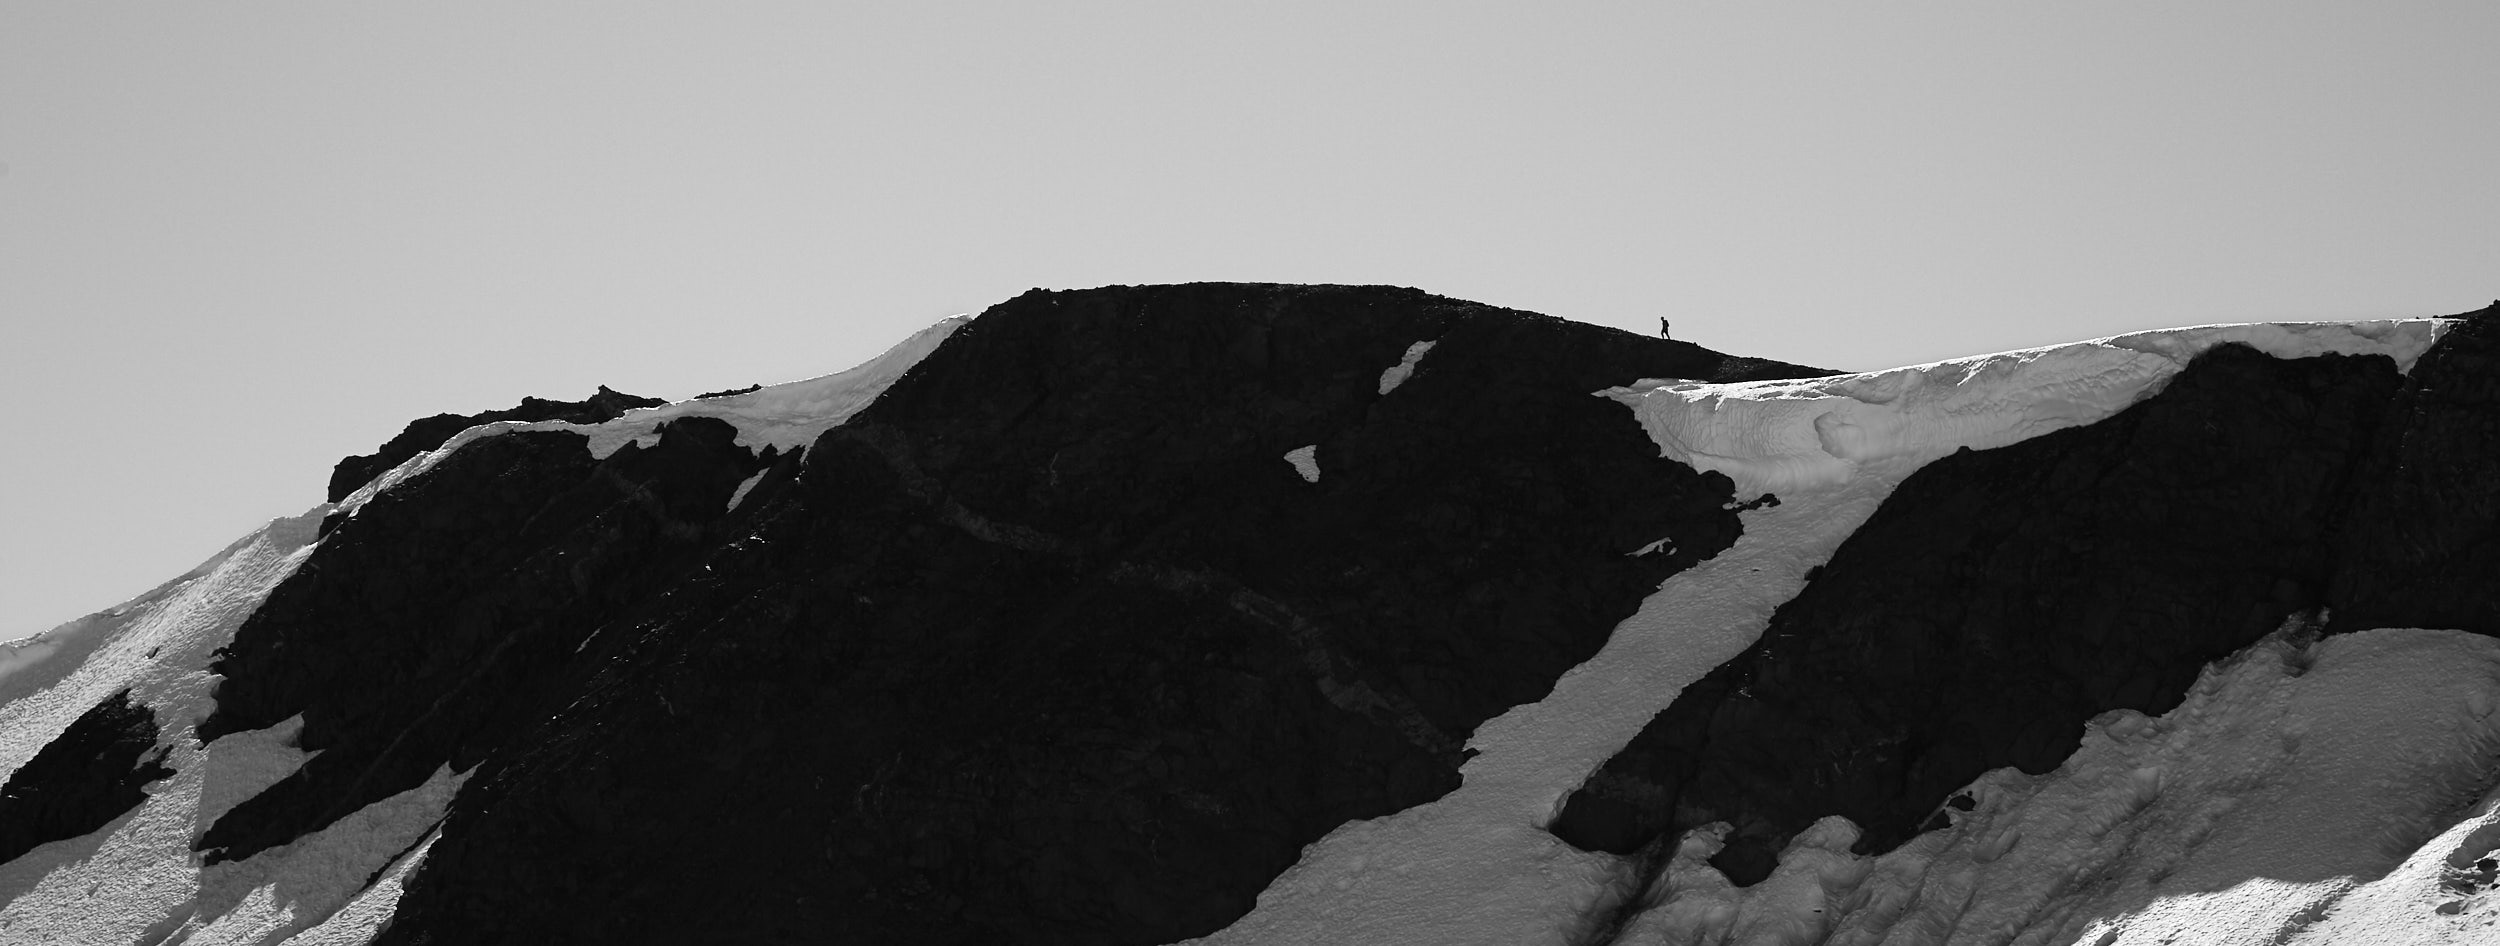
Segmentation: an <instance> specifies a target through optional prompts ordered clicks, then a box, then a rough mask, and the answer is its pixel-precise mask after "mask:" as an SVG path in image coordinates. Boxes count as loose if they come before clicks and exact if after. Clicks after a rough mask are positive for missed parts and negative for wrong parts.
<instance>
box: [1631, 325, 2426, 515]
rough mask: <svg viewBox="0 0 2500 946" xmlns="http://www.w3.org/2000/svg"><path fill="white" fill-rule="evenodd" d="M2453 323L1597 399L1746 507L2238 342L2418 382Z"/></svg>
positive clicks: (2043, 422)
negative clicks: (2340, 357)
mask: <svg viewBox="0 0 2500 946" xmlns="http://www.w3.org/2000/svg"><path fill="white" fill-rule="evenodd" d="M2448 324H2450V323H2449V321H2448V320H2443V319H2402V320H2387V321H2378V322H2291V323H2253V324H2244V325H2207V326H2199V327H2195V328H2182V329H2168V330H2164V331H2158V332H2140V333H2136V334H2133V335H2119V336H2114V337H2111V338H2103V339H2096V340H2093V341H2088V342H2079V343H2076V344H2071V345H2058V346H2054V347H2049V348H2033V349H2026V350H2023V351H2013V352H2004V353H2000V354H1993V355H1980V356H1976V357H1971V358H1957V359H1953V360H1950V361H1940V362H1936V363H1933V364H1926V365H1916V366H1912V367H1908V368H1895V369H1892V370H1889V371H1877V372H1868V373H1864V374H1849V375H1837V376H1833V377H1828V378H1809V379H1803V380H1787V381H1756V382H1749V383H1743V384H1702V383H1694V382H1684V381H1676V380H1672V379H1647V380H1643V381H1641V382H1639V383H1637V384H1633V385H1630V386H1627V387H1620V388H1612V389H1608V390H1606V391H1602V392H1599V393H1600V395H1601V396H1604V397H1609V398H1613V399H1615V400H1617V401H1620V402H1622V403H1624V404H1626V405H1629V406H1630V407H1631V408H1632V409H1633V412H1634V413H1635V414H1637V415H1638V416H1639V418H1640V422H1641V426H1642V428H1643V429H1645V430H1647V431H1648V432H1649V435H1650V437H1651V439H1653V440H1656V441H1657V442H1658V445H1659V447H1660V449H1661V450H1662V451H1663V452H1664V454H1665V455H1666V456H1667V457H1669V458H1672V459H1674V460H1676V461H1678V462H1681V463H1686V464H1689V465H1691V466H1692V467H1694V468H1695V469H1701V470H1717V471H1719V472H1721V473H1725V474H1727V475H1728V476H1729V477H1730V478H1732V479H1734V480H1735V481H1736V491H1737V492H1738V493H1739V494H1744V495H1752V494H1755V493H1762V492H1773V493H1780V494H1782V495H1785V494H1787V493H1789V492H1791V491H1794V490H1798V489H1803V488H1808V487H1818V486H1828V485H1831V484H1835V483H1841V482H1845V481H1847V480H1848V479H1849V478H1850V477H1851V476H1853V475H1855V474H1856V472H1857V471H1858V469H1859V468H1860V467H1861V466H1863V465H1865V464H1867V463H1870V462H1874V461H1877V460H1886V459H1895V458H1898V459H1903V460H1907V461H1909V462H1911V463H1913V464H1924V463H1926V462H1928V461H1930V460H1933V459H1935V458H1937V457H1941V456H1944V455H1945V454H1948V453H1951V452H1953V451H1954V450H1956V449H1959V448H1962V447H1970V448H1972V449H1987V448H1990V447H2001V446H2005V445H2007V444H2011V443H2017V442H2020V441H2023V440H2027V439H2030V438H2032V437H2037V436H2039V435H2041V434H2045V433H2048V432H2050V431H2053V430H2060V429H2064V428H2067V427H2075V426H2079V425H2082V424H2089V423H2092V422H2094V421H2097V420H2101V419H2103V418H2106V417H2108V416H2110V415H2112V414H2115V413H2117V412H2119V411H2121V410H2124V409H2126V408H2127V407H2128V406H2129V405H2131V404H2134V403H2135V402H2137V401H2139V400H2142V399H2143V398H2145V397H2148V396H2151V395H2152V394H2153V393H2155V392H2157V391H2159V390H2160V389H2161V386H2162V385H2163V384H2164V383H2166V382H2167V381H2168V380H2169V379H2170V377H2171V376H2172V375H2175V374H2177V373H2178V371H2179V369H2181V368H2183V367H2186V365H2187V363H2188V362H2189V361H2190V360H2192V359H2194V358H2195V357H2196V355H2198V354H2199V353H2201V352H2203V351H2205V350H2206V349H2209V348H2212V347H2214V346H2216V345H2220V344H2224V343H2226V342H2239V343H2242V344H2245V345H2248V346H2250V347H2252V348H2255V349H2257V350H2259V351H2262V352H2265V353H2267V354H2270V355H2274V356H2276V357H2279V358H2299V357H2307V356H2311V355H2320V354H2327V353H2343V354H2377V355H2386V356H2388V357H2390V358H2393V359H2395V361H2396V363H2397V366H2398V367H2399V368H2401V369H2403V370H2406V371H2410V370H2412V367H2413V362H2414V360H2415V359H2418V358H2420V357H2421V355H2422V352H2424V351H2426V350H2428V349H2429V348H2430V345H2431V343H2432V342H2433V341H2435V340H2436V339H2437V337H2438V335H2439V334H2440V333H2441V332H2443V331H2445V329H2446V326H2447V325H2448Z"/></svg>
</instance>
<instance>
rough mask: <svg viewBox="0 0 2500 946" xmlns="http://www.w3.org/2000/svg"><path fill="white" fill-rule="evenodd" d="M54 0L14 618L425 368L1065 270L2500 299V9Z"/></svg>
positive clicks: (1368, 279) (851, 350) (1585, 316)
mask: <svg viewBox="0 0 2500 946" xmlns="http://www.w3.org/2000/svg"><path fill="white" fill-rule="evenodd" d="M726 6H730V5H722V4H695V3H680V4H669V5H653V4H644V3H629V2H616V0H602V2H598V3H582V4H561V3H521V4H514V3H502V2H498V3H457V2H439V0H429V2H426V3H421V4H389V5H384V4H375V3H317V4H316V3H282V4H281V3H218V4H170V3H168V4H126V3H33V2H19V0H0V162H4V163H5V174H0V396H4V397H5V399H6V403H7V404H9V405H10V406H11V408H12V415H13V416H12V418H11V420H12V423H11V424H10V425H9V430H8V436H7V438H6V441H5V442H6V443H7V444H8V446H7V447H6V453H5V457H6V462H5V464H4V465H0V471H4V472H0V477H5V479H4V480H0V638H11V637H18V636H22V635H25V634H29V633H33V632H35V631H39V630H42V629H44V628H47V627H50V626H52V625H53V624H56V623H58V622H61V621H64V620H67V619H69V618H72V617H74V616H77V615H79V614H83V613H86V612H89V611H93V610H97V609H100V608H103V607H106V606H109V605H112V604H114V603H116V602H118V601H120V600H122V599H124V598H127V597H129V596H131V595H133V594H136V593H138V592H141V591H144V590H145V589H147V588H149V587H151V586H153V585H155V584H157V583H158V582H160V581H162V580H164V579H166V578H169V577H172V576H173V575H175V574H177V573H179V572H181V571H182V570H184V569H186V568H188V567H190V566H191V565H193V564H195V563H197V562H198V561H199V560H200V559H202V558H203V557H205V556H207V555H209V554H211V553H213V552H215V551H216V550H217V549H219V548H220V547H222V546H224V545H225V544H226V543H227V542H229V541H231V540H232V539H234V538H236V537H238V536H240V535H242V534H243V533H245V532H247V531H249V530H250V529H252V528H254V527H255V526H257V525H258V524H259V523H260V522H262V521H265V520H267V519H269V518H271V517H275V516H280V515H289V514H293V513H296V512H300V511H302V510H304V509H306V508H307V507H310V506H312V505H313V504H315V503H318V502H319V501H320V500H321V498H322V487H323V484H324V482H325V481H326V479H327V477H328V474H329V470H330V466H331V464H332V463H333V462H335V461H336V460H337V459H338V458H339V457H340V456H342V455H345V454H351V453H363V452H367V451H370V450H371V449H372V448H373V447H374V446H375V445H376V444H378V443H380V442H381V441H383V440H385V439H387V438H388V437H390V436H391V435H392V434H393V433H395V432H397V431H398V429H399V427H400V426H401V425H402V424H403V423H405V422H406V421H408V420H409V419H411V418H414V417H417V416H421V415H425V414H430V413H434V412H437V411H446V410H449V411H461V412H472V411H477V410H483V409H487V408H496V407H505V406H509V405H511V404H512V403H513V402H515V401H517V400H519V399H520V398H521V397H522V396H523V395H528V394H536V395H544V396H552V397H564V398H578V397H581V396H583V395H586V394H588V393H589V392H590V391H591V390H592V388H593V387H594V386H595V385H598V384H602V383H604V384H608V385H611V386H614V387H616V388H618V389H621V390H625V391H629V392H633V393H637V394H646V395H654V396H662V397H669V398H681V397H686V396H689V395H692V394H696V393H699V392H702V391H707V390H713V389H718V388H724V387H731V386H736V385H742V384H746V383H749V382H756V381H764V382H770V381H782V380H790V379H795V378H802V377H809V376H814V375H820V374H825V373H829V372H832V371H836V370H839V369H841V368H844V367H847V366H849V365H851V364H853V363H855V362H858V361H860V360H862V359H864V358H866V357H868V356H870V355H872V354H874V353H875V352H877V351H878V350H881V349H883V348H884V347H886V346H887V345H889V344H891V343H893V342H895V341H897V340H899V339H901V338H902V337H903V336H904V335H906V334H908V333H910V332H911V331H913V330H915V329H917V328H920V327H921V326H923V325H926V324H928V323H929V322H932V321H934V320H936V319H938V318H941V317H943V316H945V315H948V314H950V313H955V312H962V311H977V310H979V309H981V308H983V307H984V306H987V305H989V304H991V303H995V302H997V301H1000V300H1003V299H1005V298H1007V297H1009V296H1012V295H1014V294H1016V293H1018V292H1021V291H1023V290H1024V289H1026V288H1029V287H1033V286H1046V287H1053V288H1078V287H1085V286H1094V285H1101V284H1106V283H1149V282H1174V281H1186V280H1200V279H1227V280H1258V281H1283V282H1344V283H1391V284H1398V285H1410V286H1419V287H1422V288H1425V289H1428V290H1431V291H1434V292H1438V293H1442V294H1444V295H1451V296H1459V297H1463V298H1469V299H1475V300H1479V301H1484V302H1491V303H1497V304H1502V305H1508V306H1515V307H1519V308H1524V309H1532V310H1536V311H1541V312H1545V313H1549V314H1552V315H1558V316H1563V317H1566V318H1572V319H1578V320H1582V321H1587V322H1595V323H1600V324H1607V325H1615V326H1620V327H1623V328H1627V329H1631V330H1634V331H1644V332H1646V331H1653V330H1654V329H1655V326H1656V319H1657V318H1658V317H1660V316H1666V317H1670V318H1672V319H1674V321H1675V325H1676V330H1677V331H1676V334H1677V335H1678V336H1679V337H1683V338H1688V339H1691V340H1694V341H1697V342H1700V343H1702V344H1705V345H1709V346H1712V347H1715V348H1719V349H1722V350H1726V351H1732V352H1739V353H1745V354H1755V355H1765V356H1771V357H1777V358H1784V359H1788V360H1792V361H1801V362H1807V363H1812V364H1819V365H1827V366H1831V367H1838V368H1858V369H1864V368H1880V367H1888V366H1892V365H1896V364H1906V363H1915V362H1922V361H1931V360H1935V359H1938V358H1944V357H1950V356H1955V355H1962V354H1970V353H1976V352H1983V351H1993V350H2002V349H2007V348H2017V347H2025V346H2031V345H2039V344H2046V343H2052V342H2059V341H2067V340H2074V339H2080V338H2088V337H2093V336H2099V335H2107V334H2112V333H2116V332H2121V331H2128V330H2133V329H2143V328H2154V327H2162V326H2170V325H2181V324H2193V323H2202V322H2215V321H2250V320H2264V319H2338V318H2362V317H2384V316H2414V315H2428V314H2439V313H2448V312H2455V311H2461V310H2465V309H2471V308H2476V307H2479V306H2481V305H2482V304H2484V303H2485V302H2487V301H2489V300H2490V299H2491V298H2492V297H2494V296H2495V295H2500V105H2496V104H2495V101H2496V98H2495V96H2496V95H2500V93H2496V92H2495V90H2500V55H2495V54H2494V52H2493V43H2494V40H2495V38H2500V4H2492V3H2487V2H2459V3H2376V4H2359V3H2355V4H2319V3H2293V2H2266V3H2236V4H2234V3H2196V4H2176V3H2143V4H2133V3H2091V4H2060V5H2054V9H2053V8H2052V6H2053V5H2049V4H2003V3H1984V4H1983V3H1972V4H1899V3H1895V4H1862V3H1850V4H1829V5H1801V4H1785V3H1741V4H1666V3H1637V4H1619V5H1595V4H1582V5H1568V6H1566V5H1562V4H1555V3H1541V4H1524V3H1522V4H1501V5H1491V4H1465V3H1450V2H1437V3H1425V4H1412V5H1385V4H1360V3H1346V2H1331V3H1317V4H1294V3H1240V2H1226V3H1175V2H1162V3H1136V4H1102V3H1077V2H1052V3H1018V4H949V3H937V2H927V0H914V2H908V3H903V2H897V3H884V4H873V5H871V4H844V3H833V2H808V3H792V4H739V5H735V6H736V9H734V10H733V9H723V8H724V7H726Z"/></svg>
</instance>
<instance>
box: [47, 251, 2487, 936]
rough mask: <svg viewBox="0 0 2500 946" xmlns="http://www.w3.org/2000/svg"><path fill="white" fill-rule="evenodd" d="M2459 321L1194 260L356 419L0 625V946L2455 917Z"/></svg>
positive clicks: (2210, 931) (2481, 835)
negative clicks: (815, 374) (1531, 279)
mask: <svg viewBox="0 0 2500 946" xmlns="http://www.w3.org/2000/svg"><path fill="white" fill-rule="evenodd" d="M2495 362H2500V307H2496V308H2495V309H2493V310H2486V311H2485V312H2483V313H2477V314H2475V315H2472V316H2464V317H2457V318H2451V319H2415V320H2398V321H2379V322H2353V323H2314V324H2274V325H2270V324H2254V325H2226V326H2206V327H2201V328H2191V329H2178V330H2171V331H2164V332H2152V333H2143V334H2138V335H2130V336H2121V337H2117V338H2109V339H2100V340H2096V341H2090V342H2081V343H2076V344H2072V345H2061V346H2053V347H2049V348H2043V349H2036V350H2031V351H2022V352H2009V353H2004V354H1997V355H1988V356H1982V357H1976V358H1966V359H1957V360H1953V361H1947V362H1940V363H1937V364H1931V365H1923V366H1916V367H1911V368H1902V369H1895V370H1892V371H1884V372H1874V373H1867V374H1854V375H1835V374H1832V373H1830V372H1825V371H1819V370H1815V369H1810V368H1803V367H1799V366H1794V365H1786V364H1780V363H1777V362H1767V361H1760V360H1756V359H1747V358H1738V357H1732V356H1727V355H1722V354H1719V353H1716V352H1711V351H1708V350H1706V349H1702V348H1699V347H1697V346H1693V345H1690V344H1687V343H1684V342H1680V341H1670V340H1665V339H1654V338H1642V337H1636V336H1632V335H1628V334H1625V333H1621V332H1615V331H1612V330H1607V329H1599V328H1594V327H1590V326H1585V325H1576V324H1572V323H1568V322H1563V321H1560V320H1555V319H1549V318H1545V317H1542V316H1537V315H1533V314H1530V313H1523V312H1516V311H1512V310H1504V309H1497V308H1493V307H1488V306H1481V305H1476V304H1472V303H1465V302H1460V301H1456V300H1450V299H1445V298H1440V297H1435V296H1430V295H1427V294H1424V293H1420V292H1416V291H1413V290H1400V289H1388V288H1380V287H1297V286H1259V285H1233V284H1198V285H1187V286H1152V287H1112V288H1106V289H1098V290H1087V291H1081V292H1043V291H1035V292H1032V293H1028V294H1026V295H1024V296H1021V297H1018V298H1017V299H1014V300H1011V301H1009V302H1006V303H1002V304H1001V305H999V306H996V307H993V308H992V309H990V310H989V311H987V312H985V313H983V314H982V315H981V316H980V317H978V318H969V317H958V318H955V319H949V320H946V321H944V322H941V323H939V324H938V325H935V326H932V327H931V328H930V329H928V330H926V331H924V332H922V333H920V334H918V335H915V336H914V337H912V338H911V339H908V340H906V341H905V342H904V343H902V344H901V345H898V346H896V348H895V349H893V350H892V351H889V352H887V353H886V354H885V355H882V356H880V357H879V358H877V359H875V360H872V361H871V362H869V363H867V364H864V365H862V366H860V367H858V368H855V369H853V370H851V371H847V372H843V373H841V374H837V375H831V376H827V377H824V378H818V379H813V380H809V381H800V382H793V383H790V384H783V385H775V386H767V387H760V388H750V389H746V390H740V391H730V392H722V393H721V394H720V395H715V396H705V397H700V398H696V399H692V400H688V401H681V402H676V403H661V402H658V401H653V400H650V399H643V398H635V397H632V396H630V395H624V394H620V393H617V392H613V391H608V390H606V389H601V391H600V392H599V393H598V394H596V395H594V396H593V397H592V398H589V399H587V400H584V401H580V402H560V401H540V400H536V399H532V400H529V401H525V402H524V403H523V404H522V405H520V406H518V407H515V408H512V409H509V410H504V411H491V412H487V413H485V414H477V415H439V416H436V417H431V418H426V419H423V420H420V421H417V422H415V423H412V424H411V425H410V426H409V428H408V430H406V431H404V432H402V433H401V434H400V435H399V436H398V437H395V438H393V439H392V440H391V441H390V442H388V443H386V444H384V445H383V446H382V447H381V448H380V449H379V450H377V452H376V453H374V454H372V455H369V456H363V457H350V458H346V459H345V460H343V461H342V462H341V464H340V468H339V470H338V471H337V474H336V476H335V477H334V478H333V482H332V484H331V493H330V496H329V499H330V501H329V502H326V503H323V504H322V505H319V506H316V507H314V508H313V509H312V510H310V511H308V512H307V513H305V514H304V515H302V516H297V517H293V518H290V519H283V520H279V521H277V522H273V523H271V524H270V526H269V527H267V528H265V529H263V530H261V531H260V532H257V533H255V534H254V535H252V536H248V537H246V538H245V539H243V540H242V541H240V542H238V543H236V544H235V545H234V546H232V547H230V548H228V549H226V550H225V551H223V552H221V553H219V555H217V556H215V557H213V558H211V559H210V560H209V561H208V562H206V563H204V564H203V565H202V566H201V567H199V568H197V569H194V570H193V571H192V572H190V573H187V574H186V575H184V576H182V577H180V578H178V579H176V580H175V581H173V582H170V583H168V584H167V585H165V586H163V587H160V588H158V589H156V590H154V591H151V592H149V593H148V594H146V595H142V596H140V597H139V598H136V599H133V600H132V601H131V602H129V603H127V604H124V605H122V606H120V607H117V608H114V609H111V610H109V611H105V612H100V613H98V614H95V615H91V616H89V617H87V618H82V619H80V620H78V621H73V622H70V623H69V624H66V625H63V626H61V627H59V628H56V629H53V630H52V631H48V632H45V633H44V634H40V635H37V636H36V637H34V638H30V639H28V640H25V641H20V642H16V643H14V644H8V645H0V775H4V776H5V779H6V780H5V782H0V858H6V859H7V860H6V862H5V863H0V943H17V942H26V943H37V942H43V943H50V942H75V943H146V944H160V943H161V944H181V943H201V944H205V943H250V944H281V943H289V944H316V943H317V944H361V943H368V942H372V943H411V944H414V943H505V942H511V943H521V942H529V943H538V942H599V943H618V942H654V943H658V942H667V943H682V942H784V941H787V942H825V941H834V942H876V943H887V942H929V943H1009V942H1013V943H1135V944H1158V943H1171V942H1175V941H1182V940H1188V941H1190V942H1194V943H1205V944H1210V946H1213V944H1228V946H1229V944H1243V946H1250V944H1260V946H1265V944H1286V943H1295V944H1301V943H1345V944H1410V943H1411V944H1464V943H1485V944H1531V943H1551V944H1556V946H1592V944H1605V943H1624V944H1644V943H1774V944H1789V943H1797V944H1808V943H1838V944H1879V943H1880V944H1963V943H1969V944H1983V943H1985V944H2042V946H2046V944H2063V943H2086V944H2092V946H2114V944H2139V943H2140V944H2154V943H2231V944H2239V943H2246V944H2252V946H2253V944H2267V946H2283V944H2294V943H2349V942H2389V943H2481V942H2494V941H2500V894H2494V893H2492V892H2491V888H2492V886H2493V885H2494V883H2495V880H2496V879H2500V876H2496V875H2500V715H2495V709H2500V636H2495V635H2500V581H2494V578H2495V577H2500V410H2495V408H2500V363H2495ZM1192 937H1197V939H1191V938H1192Z"/></svg>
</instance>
